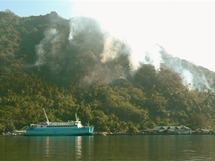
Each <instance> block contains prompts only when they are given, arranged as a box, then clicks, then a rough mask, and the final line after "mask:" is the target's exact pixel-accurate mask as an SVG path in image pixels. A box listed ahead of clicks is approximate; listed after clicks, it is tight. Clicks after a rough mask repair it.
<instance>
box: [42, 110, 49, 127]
mask: <svg viewBox="0 0 215 161" xmlns="http://www.w3.org/2000/svg"><path fill="white" fill-rule="evenodd" d="M43 111H44V114H45V117H46V123H47V124H48V125H49V119H48V116H47V115H46V111H45V109H44V108H43Z"/></svg>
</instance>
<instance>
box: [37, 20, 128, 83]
mask: <svg viewBox="0 0 215 161" xmlns="http://www.w3.org/2000/svg"><path fill="white" fill-rule="evenodd" d="M36 54H37V61H36V63H35V65H36V66H37V67H38V69H39V70H42V71H43V72H44V73H48V74H46V76H48V77H49V78H50V79H52V80H55V81H56V82H59V83H62V84H64V85H80V86H88V85H91V84H93V83H98V84H106V83H110V82H111V81H112V80H114V79H118V78H120V77H126V75H128V74H129V72H130V70H131V62H130V57H129V55H130V48H129V47H128V46H127V45H126V44H125V43H124V42H122V41H120V40H118V39H116V38H114V37H113V36H111V35H109V34H108V33H106V32H105V31H103V30H102V29H101V27H100V25H99V23H98V22H97V21H95V20H94V19H91V18H87V17H75V18H72V19H70V21H65V22H63V21H62V20H61V21H60V19H59V21H56V19H55V21H54V22H53V24H52V26H51V27H50V28H49V29H47V30H46V31H45V33H44V38H43V39H42V40H41V42H40V43H39V44H38V45H37V46H36Z"/></svg>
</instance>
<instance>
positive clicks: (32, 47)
mask: <svg viewBox="0 0 215 161" xmlns="http://www.w3.org/2000/svg"><path fill="white" fill-rule="evenodd" d="M75 21H77V20H75ZM72 22H73V24H74V21H72ZM82 22H87V25H86V26H85V28H83V31H82V32H80V31H73V32H74V33H75V34H73V35H72V40H69V35H70V34H71V33H70V32H71V31H70V25H71V22H70V21H68V20H65V19H62V18H60V17H58V15H57V14H56V13H54V12H52V13H51V14H48V15H45V16H37V17H36V16H32V17H23V18H21V17H18V16H16V15H15V14H14V13H12V12H0V24H1V26H0V133H3V132H7V131H13V130H14V129H20V128H21V127H23V126H25V125H29V124H30V123H37V122H40V121H44V120H45V118H44V115H43V111H42V108H45V109H46V111H47V114H48V117H49V118H50V120H51V121H68V120H73V119H74V118H75V116H74V114H75V113H76V112H77V113H78V116H79V117H80V119H81V120H82V122H83V124H87V123H88V122H89V123H90V124H93V125H94V126H95V130H96V131H110V132H135V131H137V130H144V129H147V128H151V127H153V126H155V125H186V126H189V127H190V128H192V129H196V128H212V129H214V128H215V127H214V121H215V118H214V113H215V93H214V92H213V91H211V90H210V89H204V90H199V89H188V87H187V86H185V85H184V84H183V80H182V79H181V77H180V76H179V74H178V73H176V72H175V71H173V70H172V69H171V68H169V67H168V66H167V65H165V64H162V65H161V68H160V69H159V70H156V69H155V67H154V66H152V65H146V64H142V65H141V67H140V68H139V69H138V70H137V71H135V72H133V73H132V74H131V72H130V67H129V62H128V61H129V60H128V53H129V49H128V48H127V47H126V46H125V45H124V44H123V43H120V42H117V41H116V42H115V43H114V45H115V46H114V47H115V48H114V50H116V48H117V51H118V55H117V56H116V57H115V58H114V59H110V60H109V61H106V62H105V63H104V62H102V63H101V62H100V59H101V55H99V54H100V53H102V51H103V45H104V41H105V35H104V34H103V33H102V31H100V29H99V25H98V24H96V23H95V22H94V21H93V20H91V19H87V18H82V19H81V20H79V23H82ZM49 28H52V29H54V30H53V31H55V32H54V33H53V34H52V35H51V37H50V35H49V36H47V35H48V33H47V31H48V29H49ZM51 31H52V30H51ZM86 35H87V36H89V39H86V37H85V36H86ZM70 36H71V35H70ZM53 44H54V45H53ZM80 44H82V45H80ZM41 49H43V50H41ZM38 50H41V51H40V52H39V51H38ZM38 64H39V65H38ZM198 69H199V70H201V71H203V72H205V73H206V74H207V76H208V77H209V78H215V73H213V72H210V71H208V70H207V69H203V68H201V67H195V70H198ZM211 82H212V83H214V82H215V80H214V79H213V80H211Z"/></svg>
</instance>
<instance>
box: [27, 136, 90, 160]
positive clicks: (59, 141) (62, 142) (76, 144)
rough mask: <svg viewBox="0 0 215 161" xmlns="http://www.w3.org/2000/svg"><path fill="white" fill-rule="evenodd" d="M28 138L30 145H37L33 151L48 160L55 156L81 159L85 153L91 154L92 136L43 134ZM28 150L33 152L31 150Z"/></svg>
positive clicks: (53, 158)
mask: <svg viewBox="0 0 215 161" xmlns="http://www.w3.org/2000/svg"><path fill="white" fill-rule="evenodd" d="M29 138H30V139H31V142H30V147H35V146H36V147H38V148H37V149H36V151H34V153H38V154H40V155H43V157H44V158H47V159H50V160H55V159H56V158H61V159H64V160H74V159H75V160H82V159H84V157H86V154H87V156H88V158H89V157H92V156H93V142H94V140H93V139H94V136H44V137H29ZM35 139H36V140H35ZM35 144H37V145H35ZM39 147H40V148H39ZM34 149H35V148H34ZM29 152H30V153H31V154H32V153H33V152H32V151H29ZM68 154H69V155H68ZM31 156H32V155H31Z"/></svg>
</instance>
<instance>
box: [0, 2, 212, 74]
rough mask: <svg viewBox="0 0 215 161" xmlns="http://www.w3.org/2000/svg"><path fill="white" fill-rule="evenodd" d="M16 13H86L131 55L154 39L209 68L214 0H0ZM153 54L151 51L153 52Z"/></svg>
mask: <svg viewBox="0 0 215 161" xmlns="http://www.w3.org/2000/svg"><path fill="white" fill-rule="evenodd" d="M6 9H9V10H10V11H12V12H14V13H15V14H16V15H18V16H22V17H26V16H31V15H35V16H38V15H45V14H47V13H50V12H51V11H56V12H57V13H58V14H59V15H60V16H61V17H63V18H66V19H69V18H72V17H75V16H88V17H92V18H95V19H97V20H98V21H99V22H100V23H101V25H102V27H103V28H104V29H105V30H107V31H109V32H110V33H111V34H112V35H114V36H116V37H118V38H120V39H123V40H125V41H127V42H128V43H129V44H130V45H131V46H132V52H133V53H134V55H135V57H136V59H139V60H141V58H142V55H143V54H142V53H144V52H146V51H148V52H151V53H154V52H155V50H154V48H155V46H156V45H155V44H159V45H160V46H163V47H164V48H165V49H166V50H167V52H168V53H169V54H171V55H174V56H176V57H179V58H182V59H186V60H188V61H190V62H192V63H194V64H196V65H200V66H204V67H206V68H208V69H210V70H213V71H215V63H214V60H215V1H214V0H210V1H207V0H202V1H201V0H198V1H197V0H180V1H177V0H169V1H167V0H156V1H155V0H136V1H135V0H106V1H104V0H99V1H98V0H97V1H96V0H94V1H93V0H85V1H84V0H77V1H75V0H0V10H1V11H5V10H6ZM155 57H156V54H155Z"/></svg>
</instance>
